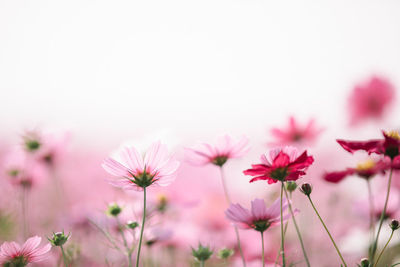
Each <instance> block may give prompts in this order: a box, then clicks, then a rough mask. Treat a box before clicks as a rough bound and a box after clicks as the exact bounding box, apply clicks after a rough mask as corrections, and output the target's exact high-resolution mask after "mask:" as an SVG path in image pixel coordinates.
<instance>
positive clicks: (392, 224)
mask: <svg viewBox="0 0 400 267" xmlns="http://www.w3.org/2000/svg"><path fill="white" fill-rule="evenodd" d="M390 228H392V230H393V231H396V230H397V229H399V228H400V223H399V221H398V220H392V221H391V222H390Z"/></svg>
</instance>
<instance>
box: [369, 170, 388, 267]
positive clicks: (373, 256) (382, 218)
mask: <svg viewBox="0 0 400 267" xmlns="http://www.w3.org/2000/svg"><path fill="white" fill-rule="evenodd" d="M392 174H393V168H390V173H389V181H388V185H387V192H386V200H385V205H384V206H383V210H382V213H381V217H380V219H379V226H378V231H377V233H376V238H375V241H374V244H373V245H372V252H371V262H372V263H373V262H374V258H375V253H376V249H377V247H378V241H379V234H380V233H381V228H382V224H383V220H384V219H385V215H386V209H387V205H388V202H389V195H390V186H391V184H392Z"/></svg>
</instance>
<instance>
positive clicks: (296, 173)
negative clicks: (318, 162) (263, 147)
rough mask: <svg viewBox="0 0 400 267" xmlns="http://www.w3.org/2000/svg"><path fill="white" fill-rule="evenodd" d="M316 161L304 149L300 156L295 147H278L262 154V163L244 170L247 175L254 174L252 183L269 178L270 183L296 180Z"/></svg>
mask: <svg viewBox="0 0 400 267" xmlns="http://www.w3.org/2000/svg"><path fill="white" fill-rule="evenodd" d="M313 162H314V158H313V157H312V156H308V155H307V151H304V152H303V153H302V154H301V155H300V156H299V153H298V150H297V149H296V148H294V147H290V146H287V147H284V148H276V149H272V150H270V151H269V154H263V155H261V163H260V164H254V165H251V166H252V169H248V170H245V171H243V173H244V174H245V175H251V176H254V178H253V179H251V180H250V183H252V182H254V181H258V180H268V184H273V183H276V182H277V181H282V182H283V181H295V180H297V179H299V178H300V177H301V176H303V175H305V174H306V173H305V171H306V170H307V168H308V167H309V166H310V165H311V164H312V163H313Z"/></svg>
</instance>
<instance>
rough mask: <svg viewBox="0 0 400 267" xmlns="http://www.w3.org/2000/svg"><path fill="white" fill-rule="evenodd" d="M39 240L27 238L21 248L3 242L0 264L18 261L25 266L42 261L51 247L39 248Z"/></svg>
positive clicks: (0, 250)
mask: <svg viewBox="0 0 400 267" xmlns="http://www.w3.org/2000/svg"><path fill="white" fill-rule="evenodd" d="M41 240H42V239H41V238H40V237H38V236H34V237H31V238H29V239H28V240H27V241H26V242H25V243H24V244H23V245H22V246H20V245H19V244H18V243H16V242H4V243H3V244H2V245H1V247H0V264H2V265H3V264H4V265H5V264H7V263H10V264H11V263H14V261H18V262H19V263H20V262H22V263H20V264H25V265H26V264H28V263H31V262H39V261H42V260H44V259H45V258H46V257H47V255H46V254H47V252H49V251H50V249H51V245H50V244H47V245H45V246H43V247H39V244H40V242H41ZM25 265H23V266H25ZM10 266H14V265H10ZM17 266H20V265H17Z"/></svg>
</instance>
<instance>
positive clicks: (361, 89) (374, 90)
mask: <svg viewBox="0 0 400 267" xmlns="http://www.w3.org/2000/svg"><path fill="white" fill-rule="evenodd" d="M394 99H395V88H394V86H393V85H392V84H391V83H390V81H388V80H387V79H385V78H383V77H378V76H373V77H371V78H369V80H367V81H365V82H363V83H361V84H358V85H356V86H355V87H354V89H353V91H352V93H351V95H350V97H349V102H348V106H349V112H350V122H351V123H352V124H357V123H359V122H362V121H364V120H366V119H381V118H382V117H383V116H384V114H385V112H386V111H387V109H388V107H389V106H390V105H391V104H392V103H393V101H394Z"/></svg>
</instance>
